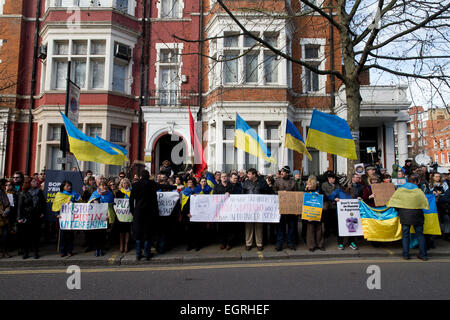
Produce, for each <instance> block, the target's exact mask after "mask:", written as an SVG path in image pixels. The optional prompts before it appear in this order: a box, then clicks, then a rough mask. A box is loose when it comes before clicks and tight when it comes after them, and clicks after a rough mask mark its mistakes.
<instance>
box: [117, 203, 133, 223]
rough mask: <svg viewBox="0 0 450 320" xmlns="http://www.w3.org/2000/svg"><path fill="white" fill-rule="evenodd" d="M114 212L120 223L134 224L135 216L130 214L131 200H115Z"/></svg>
mask: <svg viewBox="0 0 450 320" xmlns="http://www.w3.org/2000/svg"><path fill="white" fill-rule="evenodd" d="M114 211H115V212H116V217H117V220H119V221H120V222H133V215H132V214H131V212H130V199H125V198H124V199H114Z"/></svg>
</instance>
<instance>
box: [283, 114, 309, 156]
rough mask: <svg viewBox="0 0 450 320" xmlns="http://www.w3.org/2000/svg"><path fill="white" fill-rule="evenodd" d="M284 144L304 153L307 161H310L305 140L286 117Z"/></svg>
mask: <svg viewBox="0 0 450 320" xmlns="http://www.w3.org/2000/svg"><path fill="white" fill-rule="evenodd" d="M284 146H285V147H286V148H288V149H292V150H295V151H297V152H298V153H304V154H306V156H307V157H308V159H309V161H312V158H311V155H310V154H309V152H308V149H307V148H306V145H305V141H303V138H302V136H301V134H300V132H299V131H298V130H297V128H296V127H295V125H294V124H293V123H292V122H291V121H289V119H286V136H285V137H284Z"/></svg>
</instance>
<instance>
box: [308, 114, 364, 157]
mask: <svg viewBox="0 0 450 320" xmlns="http://www.w3.org/2000/svg"><path fill="white" fill-rule="evenodd" d="M306 146H307V147H313V148H315V149H317V150H320V151H323V152H328V153H331V154H336V155H338V156H341V157H344V158H347V159H352V160H356V159H358V157H357V156H356V147H355V142H354V141H353V137H352V133H351V131H350V127H349V126H348V123H347V121H345V120H344V119H342V118H339V117H338V116H335V115H331V114H327V113H324V112H320V111H317V110H314V111H313V114H312V118H311V123H310V125H309V131H308V136H307V137H306Z"/></svg>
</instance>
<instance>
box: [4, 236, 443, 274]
mask: <svg viewBox="0 0 450 320" xmlns="http://www.w3.org/2000/svg"><path fill="white" fill-rule="evenodd" d="M434 242H435V248H434V249H430V250H428V256H429V258H430V260H432V259H433V258H439V257H450V242H449V241H445V240H442V239H439V238H437V239H435V240H434ZM357 243H358V246H359V248H358V250H352V249H351V248H349V247H348V246H346V247H345V250H339V249H338V248H337V242H336V237H333V236H331V237H329V238H327V239H325V249H326V250H325V251H320V250H316V251H314V252H310V251H308V250H307V248H306V246H305V244H304V243H303V242H302V241H301V243H300V244H299V245H297V250H295V251H294V250H291V249H288V248H284V249H283V250H282V251H279V252H277V251H276V250H275V246H274V245H273V244H271V245H266V246H265V247H264V250H263V251H258V250H257V248H256V247H254V248H252V249H251V250H250V251H246V250H245V246H244V244H241V245H239V246H236V247H233V248H232V249H231V250H229V251H227V250H221V249H220V245H219V243H213V244H210V245H208V246H206V247H203V248H202V249H201V250H200V251H195V250H190V251H186V246H185V245H180V246H176V247H174V248H172V249H170V250H168V251H167V252H165V253H162V254H159V253H157V252H156V251H155V250H154V248H152V252H153V253H154V256H153V257H152V258H151V259H150V260H149V261H147V260H146V259H142V260H141V261H136V254H135V250H134V247H130V251H129V252H128V253H120V251H119V247H118V245H117V246H112V247H111V248H110V249H109V250H107V251H105V255H104V256H101V257H95V256H94V251H91V252H88V253H85V252H84V248H83V247H82V246H81V244H80V243H77V241H76V242H75V247H74V255H73V256H72V257H64V258H61V257H60V256H59V254H58V253H57V252H56V244H55V243H51V244H46V245H42V246H41V248H40V258H39V259H34V258H33V256H32V255H31V256H30V257H29V258H28V259H23V258H22V256H18V255H17V251H14V252H10V255H13V256H12V257H11V258H0V268H2V269H12V268H45V267H65V266H70V265H77V266H80V267H81V266H130V265H168V264H198V263H217V262H230V261H236V262H238V261H241V262H246V261H248V262H251V261H267V260H284V259H297V260H298V259H305V260H307V259H310V260H311V259H358V258H380V257H391V258H392V257H398V258H399V259H402V248H401V241H395V242H386V243H381V245H380V246H379V247H374V246H373V245H372V244H371V243H369V242H367V241H366V240H364V239H362V237H361V238H359V239H358V241H357ZM418 252H419V251H418V249H417V248H416V249H411V250H410V254H411V257H412V258H413V259H415V256H416V255H417V254H418Z"/></svg>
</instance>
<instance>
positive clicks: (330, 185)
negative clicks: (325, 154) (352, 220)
mask: <svg viewBox="0 0 450 320" xmlns="http://www.w3.org/2000/svg"><path fill="white" fill-rule="evenodd" d="M325 177H326V179H327V181H325V182H323V183H322V185H321V190H322V193H323V195H324V208H323V210H322V214H323V215H324V217H323V222H324V227H325V234H324V235H325V237H328V236H330V235H331V234H334V235H337V224H336V215H337V212H336V203H335V202H334V201H330V200H329V198H328V197H329V196H330V195H331V194H332V193H333V191H334V190H336V189H337V188H338V187H339V185H338V184H337V183H336V175H335V174H334V172H332V171H327V172H326V173H325Z"/></svg>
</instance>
